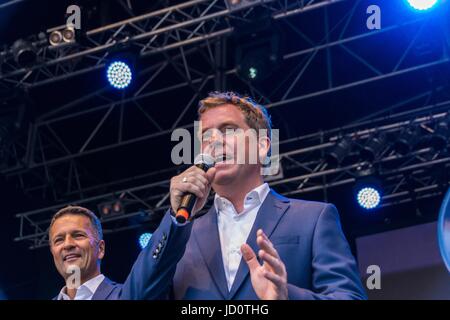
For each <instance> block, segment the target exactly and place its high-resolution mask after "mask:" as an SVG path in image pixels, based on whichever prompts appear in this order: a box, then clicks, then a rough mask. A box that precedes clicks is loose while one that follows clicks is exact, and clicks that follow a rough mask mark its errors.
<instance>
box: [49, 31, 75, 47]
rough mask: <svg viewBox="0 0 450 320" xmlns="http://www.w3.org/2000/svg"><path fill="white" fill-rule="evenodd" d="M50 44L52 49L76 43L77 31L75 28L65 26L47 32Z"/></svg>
mask: <svg viewBox="0 0 450 320" xmlns="http://www.w3.org/2000/svg"><path fill="white" fill-rule="evenodd" d="M47 32H48V33H49V34H48V42H49V43H50V45H51V46H52V47H56V46H61V45H66V44H70V43H75V41H76V38H77V33H76V30H75V29H74V27H73V26H64V27H62V28H61V27H59V28H57V29H56V28H55V29H51V30H48V31H47Z"/></svg>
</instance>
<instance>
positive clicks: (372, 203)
mask: <svg viewBox="0 0 450 320" xmlns="http://www.w3.org/2000/svg"><path fill="white" fill-rule="evenodd" d="M356 200H357V201H358V204H359V205H360V206H361V207H362V208H364V209H366V210H370V209H375V208H376V207H378V206H379V205H380V203H381V193H380V191H378V190H377V189H375V188H373V187H364V188H361V189H360V190H359V191H358V193H357V195H356Z"/></svg>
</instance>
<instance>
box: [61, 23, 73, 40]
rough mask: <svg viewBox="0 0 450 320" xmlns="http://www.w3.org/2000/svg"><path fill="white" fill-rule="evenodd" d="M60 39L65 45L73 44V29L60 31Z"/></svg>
mask: <svg viewBox="0 0 450 320" xmlns="http://www.w3.org/2000/svg"><path fill="white" fill-rule="evenodd" d="M62 39H63V41H64V42H66V43H70V42H75V29H74V28H73V27H67V28H65V29H64V30H63V31H62Z"/></svg>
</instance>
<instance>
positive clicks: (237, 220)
mask: <svg viewBox="0 0 450 320" xmlns="http://www.w3.org/2000/svg"><path fill="white" fill-rule="evenodd" d="M269 191H270V188H269V185H268V184H267V183H263V184H262V185H260V186H259V187H257V188H255V189H253V190H252V191H250V192H249V193H247V195H246V196H245V200H244V210H243V211H242V212H240V213H237V212H236V209H235V208H234V206H233V204H232V203H231V202H230V201H229V200H228V199H226V198H223V197H220V196H219V195H218V194H216V196H215V198H214V206H215V209H216V211H217V215H218V216H217V221H218V229H219V237H220V248H221V250H222V260H223V266H224V270H225V276H226V278H227V285H228V290H231V286H232V285H233V282H234V278H235V277H236V273H237V270H238V268H239V264H240V262H241V258H242V254H241V246H242V245H243V244H244V243H246V242H247V238H248V236H249V234H250V230H251V229H252V227H253V224H254V222H255V219H256V215H257V213H258V210H259V208H260V207H261V205H262V203H263V202H264V200H265V199H266V197H267V194H268V193H269Z"/></svg>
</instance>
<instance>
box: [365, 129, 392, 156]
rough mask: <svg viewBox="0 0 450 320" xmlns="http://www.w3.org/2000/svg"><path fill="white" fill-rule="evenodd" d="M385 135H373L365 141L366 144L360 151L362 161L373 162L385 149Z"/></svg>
mask: <svg viewBox="0 0 450 320" xmlns="http://www.w3.org/2000/svg"><path fill="white" fill-rule="evenodd" d="M386 142H387V139H386V134H384V133H378V134H374V135H372V136H371V137H369V139H368V140H367V142H366V144H365V145H364V146H363V148H362V149H361V151H360V154H361V158H362V159H363V160H364V161H373V160H375V158H376V157H377V156H378V155H379V154H380V153H381V152H382V151H383V149H384V148H385V147H386Z"/></svg>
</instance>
